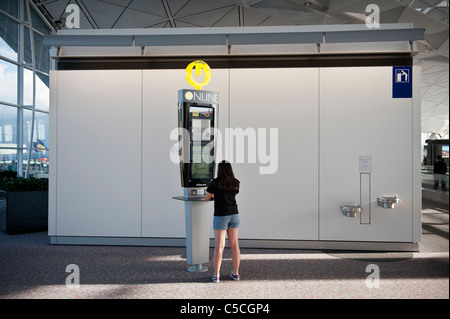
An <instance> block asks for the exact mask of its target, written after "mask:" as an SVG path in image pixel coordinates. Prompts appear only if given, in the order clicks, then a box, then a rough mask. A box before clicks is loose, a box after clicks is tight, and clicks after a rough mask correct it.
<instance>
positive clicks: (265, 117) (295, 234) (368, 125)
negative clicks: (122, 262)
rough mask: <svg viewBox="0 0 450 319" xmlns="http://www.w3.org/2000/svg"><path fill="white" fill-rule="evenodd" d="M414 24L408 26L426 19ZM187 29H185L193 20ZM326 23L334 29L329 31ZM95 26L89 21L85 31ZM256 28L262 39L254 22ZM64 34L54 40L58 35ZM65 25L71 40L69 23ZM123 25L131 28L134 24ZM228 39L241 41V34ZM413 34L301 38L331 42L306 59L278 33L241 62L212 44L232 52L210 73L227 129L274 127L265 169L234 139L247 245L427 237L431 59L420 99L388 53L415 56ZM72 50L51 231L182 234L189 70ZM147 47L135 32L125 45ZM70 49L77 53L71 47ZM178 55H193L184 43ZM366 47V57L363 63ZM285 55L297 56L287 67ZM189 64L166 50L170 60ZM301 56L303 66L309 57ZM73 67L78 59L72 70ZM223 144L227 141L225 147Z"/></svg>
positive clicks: (62, 81)
mask: <svg viewBox="0 0 450 319" xmlns="http://www.w3.org/2000/svg"><path fill="white" fill-rule="evenodd" d="M333 28H334V30H331V31H339V32H340V35H339V34H337V33H336V34H335V36H336V37H337V38H339V39H341V40H339V41H348V38H346V37H347V36H355V33H354V32H355V30H336V28H337V27H336V26H334V27H333ZM352 28H355V26H352ZM208 30H209V31H208V32H213V31H211V29H208ZM291 30H292V29H291ZM400 30H403V29H397V30H395V31H396V32H397V33H398V32H400ZM405 30H406V31H408V32H407V34H411V31H417V30H416V29H410V28H406V29H405ZM197 31H198V30H197ZM220 31H221V32H217V33H220V34H222V33H223V29H222V30H220ZM232 31H234V30H232ZM275 31H279V32H275ZM281 31H283V30H281V29H278V30H276V28H271V29H270V32H268V31H267V30H265V34H268V33H275V36H274V37H273V39H277V38H278V39H282V40H278V41H284V42H289V36H290V35H289V34H288V33H289V32H285V33H283V34H284V35H282V36H280V34H281V33H282V32H281ZM284 31H286V30H284ZM284 31H283V32H284ZM297 31H299V30H297ZM300 31H301V30H300ZM303 31H304V30H303ZM303 31H302V32H303ZM309 31H311V30H309ZM331 31H330V32H331ZM347 31H348V32H349V33H348V34H347V33H346V32H347ZM360 31H361V32H370V31H367V30H363V28H361V30H360ZM385 31H386V30H385ZM84 32H86V31H84ZM140 32H142V31H140ZM151 32H155V31H151ZM180 32H183V35H186V32H189V31H186V30H183V31H180ZM194 32H196V30H193V31H192V34H195V33H194ZM252 32H256V31H255V30H252ZM319 32H321V33H323V38H325V36H326V35H325V33H328V34H329V33H330V32H328V31H326V30H325V31H323V30H322V31H320V30H319ZM352 32H353V33H352ZM357 32H359V31H357ZM124 33H125V31H124ZM213 33H214V32H213ZM231 33H232V32H231ZM388 33H389V32H387V33H384V34H385V35H384V36H386V34H388ZM74 35H76V36H77V37H78V39H77V41H78V42H77V43H78V45H79V44H80V43H82V42H83V36H82V35H80V34H79V33H76V32H75V33H74ZM92 35H95V34H94V33H92V31H91V33H89V35H86V37H89V36H92ZM248 35H250V37H249V38H251V33H248ZM59 36H60V35H57V36H54V37H52V38H51V39H50V40H48V41H53V42H52V44H53V45H57V43H56V42H57V41H58V40H57V39H58V37H59ZM62 36H64V37H65V38H64V37H63V38H61V39H63V40H62V41H63V42H64V41H66V40H64V39H67V38H68V37H70V32H69V31H66V32H65V33H64V34H63V35H62ZM102 36H103V35H102ZM120 36H121V37H122V38H121V39H122V40H123V37H124V36H125V35H120ZM309 36H311V34H309V35H308V37H309ZM361 36H363V34H362V33H361V34H359V35H357V36H356V39H361ZM80 37H81V39H80ZM387 37H390V35H387ZM396 37H398V35H396ZM400 37H401V36H400ZM150 38H151V36H150ZM237 38H238V37H235V38H234V39H237ZM256 38H258V37H256ZM55 39H56V40H55ZM227 39H233V37H232V36H230V33H228V34H227ZM245 39H247V38H246V37H245V36H243V37H242V38H241V40H242V41H244V40H245ZM308 39H310V40H308V41H315V40H314V39H316V38H315V37H309V38H308ZM330 39H331V37H330ZM343 39H344V40H343ZM135 40H136V38H135V37H133V41H135ZM405 40H406V41H405ZM412 40H414V39H403V40H401V39H399V38H395V39H394V38H390V39H387V40H384V39H383V38H382V37H381V38H376V41H381V42H377V43H376V44H377V45H376V46H375V45H373V43H372V44H370V45H369V44H368V45H367V46H364V45H361V44H359V43H357V44H355V46H354V47H355V48H356V50H357V51H359V52H356V53H357V54H356V55H355V52H348V51H347V50H348V49H343V48H344V47H343V46H342V45H341V44H339V43H335V44H327V43H325V44H324V43H320V44H317V43H316V44H314V45H311V43H306V44H305V43H303V44H301V46H303V48H304V49H305V48H306V49H305V50H317V51H319V52H317V51H316V52H309V51H308V52H301V54H297V55H296V56H295V57H294V58H293V57H292V56H280V55H278V54H280V51H283V44H282V43H278V44H275V42H273V41H275V40H269V41H272V42H271V44H268V45H263V46H260V45H259V44H258V45H257V46H256V47H255V46H251V45H245V43H241V44H240V45H242V47H241V48H246V50H247V51H246V52H247V53H246V54H251V57H248V56H246V58H245V59H244V58H241V59H240V60H239V59H238V60H232V59H231V60H230V59H228V60H227V58H226V57H223V56H222V57H217V55H218V54H217V52H214V50H222V47H221V46H220V45H219V44H216V46H207V45H206V44H204V46H203V48H204V49H205V52H209V54H210V56H211V59H212V60H213V61H219V62H220V63H222V67H220V68H214V64H213V63H212V64H211V63H210V65H211V67H212V71H213V73H212V80H211V83H210V84H209V85H208V87H207V88H205V89H207V90H211V91H217V92H219V93H220V106H219V129H220V130H221V132H225V131H226V130H225V129H226V128H233V129H236V128H242V129H244V130H245V129H247V128H254V129H255V130H256V132H258V134H260V132H262V130H261V131H257V129H258V128H265V129H266V132H267V136H266V141H267V144H266V145H267V148H266V150H267V151H268V152H269V151H270V152H276V151H277V161H278V162H277V170H276V172H275V173H274V174H260V170H259V169H260V167H261V166H262V167H264V166H267V165H268V164H267V163H261V162H260V161H258V157H257V162H256V163H249V161H248V158H247V155H245V156H246V157H245V158H246V160H245V162H244V163H236V152H237V151H239V150H228V151H232V152H233V153H234V154H235V155H234V158H226V159H227V160H230V161H231V162H233V163H234V164H233V168H234V171H235V175H236V177H237V178H238V179H239V180H240V181H241V192H240V194H239V195H238V198H237V201H238V205H239V210H240V213H241V230H240V243H241V246H243V247H283V248H317V249H327V248H329V249H381V250H390V249H395V250H407V251H408V250H415V249H417V247H418V242H420V238H421V186H420V185H421V180H420V160H421V159H420V156H421V154H420V68H419V67H415V66H413V67H412V73H413V74H412V77H413V82H412V91H413V95H412V98H393V81H394V78H395V77H394V76H393V65H395V64H393V65H389V63H390V61H394V63H395V62H398V61H400V60H401V59H404V58H405V57H407V56H410V55H411V49H412V47H411V42H410V41H412ZM89 41H95V39H94V40H93V38H92V37H91V38H89ZM149 41H150V40H149ZM336 41H337V42H339V41H338V40H336ZM384 41H390V42H384ZM262 44H263V43H262ZM62 45H63V44H62ZM143 45H144V44H143ZM172 45H175V44H172ZM180 45H181V44H180ZM224 45H225V49H226V52H228V54H229V57H230V56H231V57H235V56H238V53H235V55H233V53H232V52H233V49H234V48H233V45H232V44H230V43H225V44H224ZM253 45H255V44H253ZM271 45H273V47H272V49H274V50H275V49H276V50H277V51H278V53H277V55H275V54H273V53H272V55H271V56H272V57H274V56H276V59H275V60H270V59H269V60H270V62H269V64H270V63H275V62H276V63H279V64H280V66H282V67H270V65H269V64H268V63H267V62H264V61H266V60H267V57H265V58H261V57H258V55H257V53H258V50H259V52H261V53H264V54H270V52H268V51H267V50H268V48H269V49H270V48H271ZM327 45H328V46H327ZM162 46H163V44H159V47H157V48H156V49H159V50H160V51H158V52H162V51H163V50H172V51H177V50H176V48H177V47H176V46H175V47H164V49H162ZM295 46H296V45H293V44H292V43H288V44H286V48H289V47H290V48H291V49H295V50H299V47H295ZM294 47H295V48H294ZM375 47H376V48H377V51H378V53H379V54H378V55H377V56H375V57H374V56H372V57H371V56H370V55H368V53H372V52H373V48H375ZM61 49H62V50H61ZM61 49H60V50H59V58H60V61H59V62H60V69H59V70H57V71H53V72H52V73H51V79H50V80H51V106H50V110H51V111H50V117H51V120H50V122H51V123H50V125H51V145H50V150H51V154H50V161H51V163H52V165H51V171H50V201H49V206H50V207H49V236H50V238H51V243H53V244H120V245H122V244H125V245H184V237H185V224H184V214H183V211H184V208H183V203H182V202H179V201H175V200H173V199H172V196H174V195H181V192H182V188H181V186H180V176H179V166H178V164H176V163H173V162H172V161H171V152H173V148H174V147H175V149H176V145H175V141H173V140H171V139H170V134H171V131H172V130H173V129H174V128H176V127H177V118H176V104H177V91H178V90H179V89H183V88H188V84H187V82H186V79H185V76H184V68H182V67H175V68H167V69H166V68H162V69H161V65H163V64H160V65H159V68H158V69H146V68H139V67H138V68H134V69H130V67H129V66H127V67H126V68H127V69H126V70H124V69H120V68H122V67H123V68H125V67H124V65H126V63H129V62H130V61H132V62H135V61H137V60H132V58H130V59H128V60H126V61H124V60H120V59H119V60H115V62H114V61H109V62H107V63H110V65H111V66H112V67H111V69H108V70H100V68H104V66H103V65H102V66H101V67H99V64H93V63H92V62H93V61H96V62H98V63H104V61H106V60H108V57H105V56H104V52H106V50H105V49H101V48H100V49H98V52H100V51H103V53H102V57H101V58H95V60H89V59H91V57H89V58H86V57H84V58H80V56H82V55H83V54H82V53H81V52H82V51H83V48H82V47H78V48H70V47H69V48H68V49H65V48H64V47H62V48H61ZM135 49H136V47H133V46H130V47H128V44H123V47H121V48H119V49H118V50H119V51H121V52H124V50H125V51H126V50H128V51H129V52H131V51H133V50H135ZM138 49H139V54H143V55H145V52H150V51H152V48H148V47H145V46H143V47H142V48H141V47H138ZM174 49H175V50H174ZM71 50H72V51H71ZM86 50H87V51H89V52H90V53H89V54H93V52H95V49H92V48H86ZM186 50H192V48H186ZM196 50H198V48H197V49H196ZM236 50H237V49H236ZM249 50H250V51H251V53H248V52H249ZM265 50H266V51H265ZM286 50H287V49H286ZM324 50H325V51H326V52H327V53H328V54H324V52H323V51H324ZM365 50H366V52H365ZM383 50H384V52H383ZM344 51H345V52H344ZM367 51H370V52H367ZM63 52H66V54H68V52H73V54H74V55H73V56H71V57H70V58H69V57H68V56H66V57H64V53H63ZM234 52H236V51H234ZM285 52H287V51H285ZM399 52H400V55H399V54H398V53H399ZM288 53H292V52H290V51H289V52H288ZM331 53H332V54H331ZM111 54H114V53H113V51H111ZM130 54H131V53H130ZM160 54H161V55H162V56H164V57H167V56H169V55H170V54H169V53H167V52H162V53H160ZM173 54H174V53H173ZM176 54H178V55H179V56H183V51H182V50H181V51H180V50H178V51H177V53H176ZM302 54H303V55H304V54H308V55H307V56H303V57H302ZM145 58H146V57H144V58H143V57H142V55H141V56H140V59H141V60H139V61H140V62H139V63H141V64H139V63H138V66H139V65H144V64H145V63H146V61H147V60H145ZM64 59H65V60H64ZM147 59H148V61H152V60H151V59H150V58H148V57H147ZM195 59H196V58H186V60H192V61H193V60H195ZM246 59H247V60H246ZM265 59H266V60H265ZM358 59H361V61H362V63H361V62H355V61H359V60H358ZM102 61H103V62H102ZM158 61H162V60H158ZM206 61H207V62H208V60H206ZM230 61H231V62H230ZM233 61H238V62H236V63H237V64H239V63H241V64H240V67H239V68H235V67H233V63H235V62H233ZM258 61H259V62H258ZM261 61H262V62H261ZM274 61H275V62H274ZM283 61H293V62H292V64H293V65H295V64H296V63H297V66H292V67H291V66H290V65H289V63H285V64H284V65H283ZM299 61H300V62H299ZM311 61H312V62H311ZM380 61H381V62H380ZM411 61H412V59H411ZM182 62H183V61H181V62H180V60H177V59H175V58H173V59H172V60H171V59H170V58H168V62H165V63H167V65H170V63H175V64H176V63H178V64H177V65H181V64H182ZM71 63H72V64H71ZM89 63H90V64H89ZM114 63H116V65H115V66H114ZM161 63H162V62H161ZM208 63H209V62H208ZM302 63H305V65H303V66H301V67H300V66H298V65H299V64H302ZM308 63H310V64H309V65H308ZM117 64H120V65H121V67H119V68H117ZM314 64H316V66H315V65H314ZM339 64H340V65H339ZM346 64H347V65H352V66H349V67H346V66H344V65H346ZM354 64H360V65H364V66H355V65H354ZM71 65H72V66H73V65H77V66H76V67H75V68H72V69H71V70H69V69H70V68H71V67H70V66H71ZM86 65H90V66H89V67H86ZM252 65H254V66H255V67H252ZM261 65H262V66H261ZM380 65H381V66H380ZM185 66H187V64H185ZM270 128H277V133H278V136H277V137H278V139H277V141H278V143H276V144H273V143H269V141H270V136H269V133H270V132H271V131H270ZM259 137H260V136H259V135H258V136H257V138H259ZM224 138H225V137H224ZM249 138H250V139H251V137H249ZM225 144H226V143H224V147H227V146H229V144H226V145H225ZM248 145H250V144H248ZM244 151H245V152H247V151H248V150H247V149H246V150H244ZM250 151H251V150H250ZM256 151H257V150H256ZM223 154H229V153H226V150H225V151H224V152H223ZM217 160H220V159H217ZM394 194H396V195H398V197H399V198H400V200H401V202H400V203H398V204H396V205H395V207H394V208H392V209H386V208H383V207H380V206H378V205H377V198H379V197H381V196H394ZM356 203H360V204H361V207H362V208H363V210H362V212H361V213H357V214H356V217H354V218H352V217H347V216H345V215H344V214H343V213H342V212H341V210H340V208H341V206H343V205H356ZM211 210H212V207H211ZM211 217H212V213H211ZM212 237H213V233H212V230H211V238H212Z"/></svg>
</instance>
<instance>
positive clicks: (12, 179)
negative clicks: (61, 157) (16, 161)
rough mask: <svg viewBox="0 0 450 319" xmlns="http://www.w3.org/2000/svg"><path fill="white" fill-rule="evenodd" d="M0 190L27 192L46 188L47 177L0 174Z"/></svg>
mask: <svg viewBox="0 0 450 319" xmlns="http://www.w3.org/2000/svg"><path fill="white" fill-rule="evenodd" d="M0 190H2V191H5V192H27V191H46V190H48V178H34V177H29V178H23V177H17V174H15V176H2V175H0Z"/></svg>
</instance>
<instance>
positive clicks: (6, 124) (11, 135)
mask: <svg viewBox="0 0 450 319" xmlns="http://www.w3.org/2000/svg"><path fill="white" fill-rule="evenodd" d="M0 114H1V115H2V116H0V147H17V108H16V107H14V106H8V105H2V104H0Z"/></svg>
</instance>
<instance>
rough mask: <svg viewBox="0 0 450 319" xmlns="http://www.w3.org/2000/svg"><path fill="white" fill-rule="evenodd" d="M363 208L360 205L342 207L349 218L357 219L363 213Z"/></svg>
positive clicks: (342, 210)
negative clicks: (358, 214) (357, 215)
mask: <svg viewBox="0 0 450 319" xmlns="http://www.w3.org/2000/svg"><path fill="white" fill-rule="evenodd" d="M362 210H363V209H362V207H361V206H360V205H342V206H341V212H342V214H344V215H345V216H347V217H356V214H357V213H360V212H361V211H362Z"/></svg>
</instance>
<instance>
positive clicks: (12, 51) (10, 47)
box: [0, 14, 19, 61]
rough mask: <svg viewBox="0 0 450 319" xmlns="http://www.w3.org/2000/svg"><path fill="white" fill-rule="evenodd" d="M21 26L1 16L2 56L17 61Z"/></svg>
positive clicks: (0, 42)
mask: <svg viewBox="0 0 450 319" xmlns="http://www.w3.org/2000/svg"><path fill="white" fill-rule="evenodd" d="M18 34H19V24H18V23H17V22H15V21H13V20H12V19H10V18H8V17H7V16H5V15H3V14H0V55H2V56H4V57H6V58H8V59H11V60H14V61H17V52H18V39H17V38H18Z"/></svg>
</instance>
